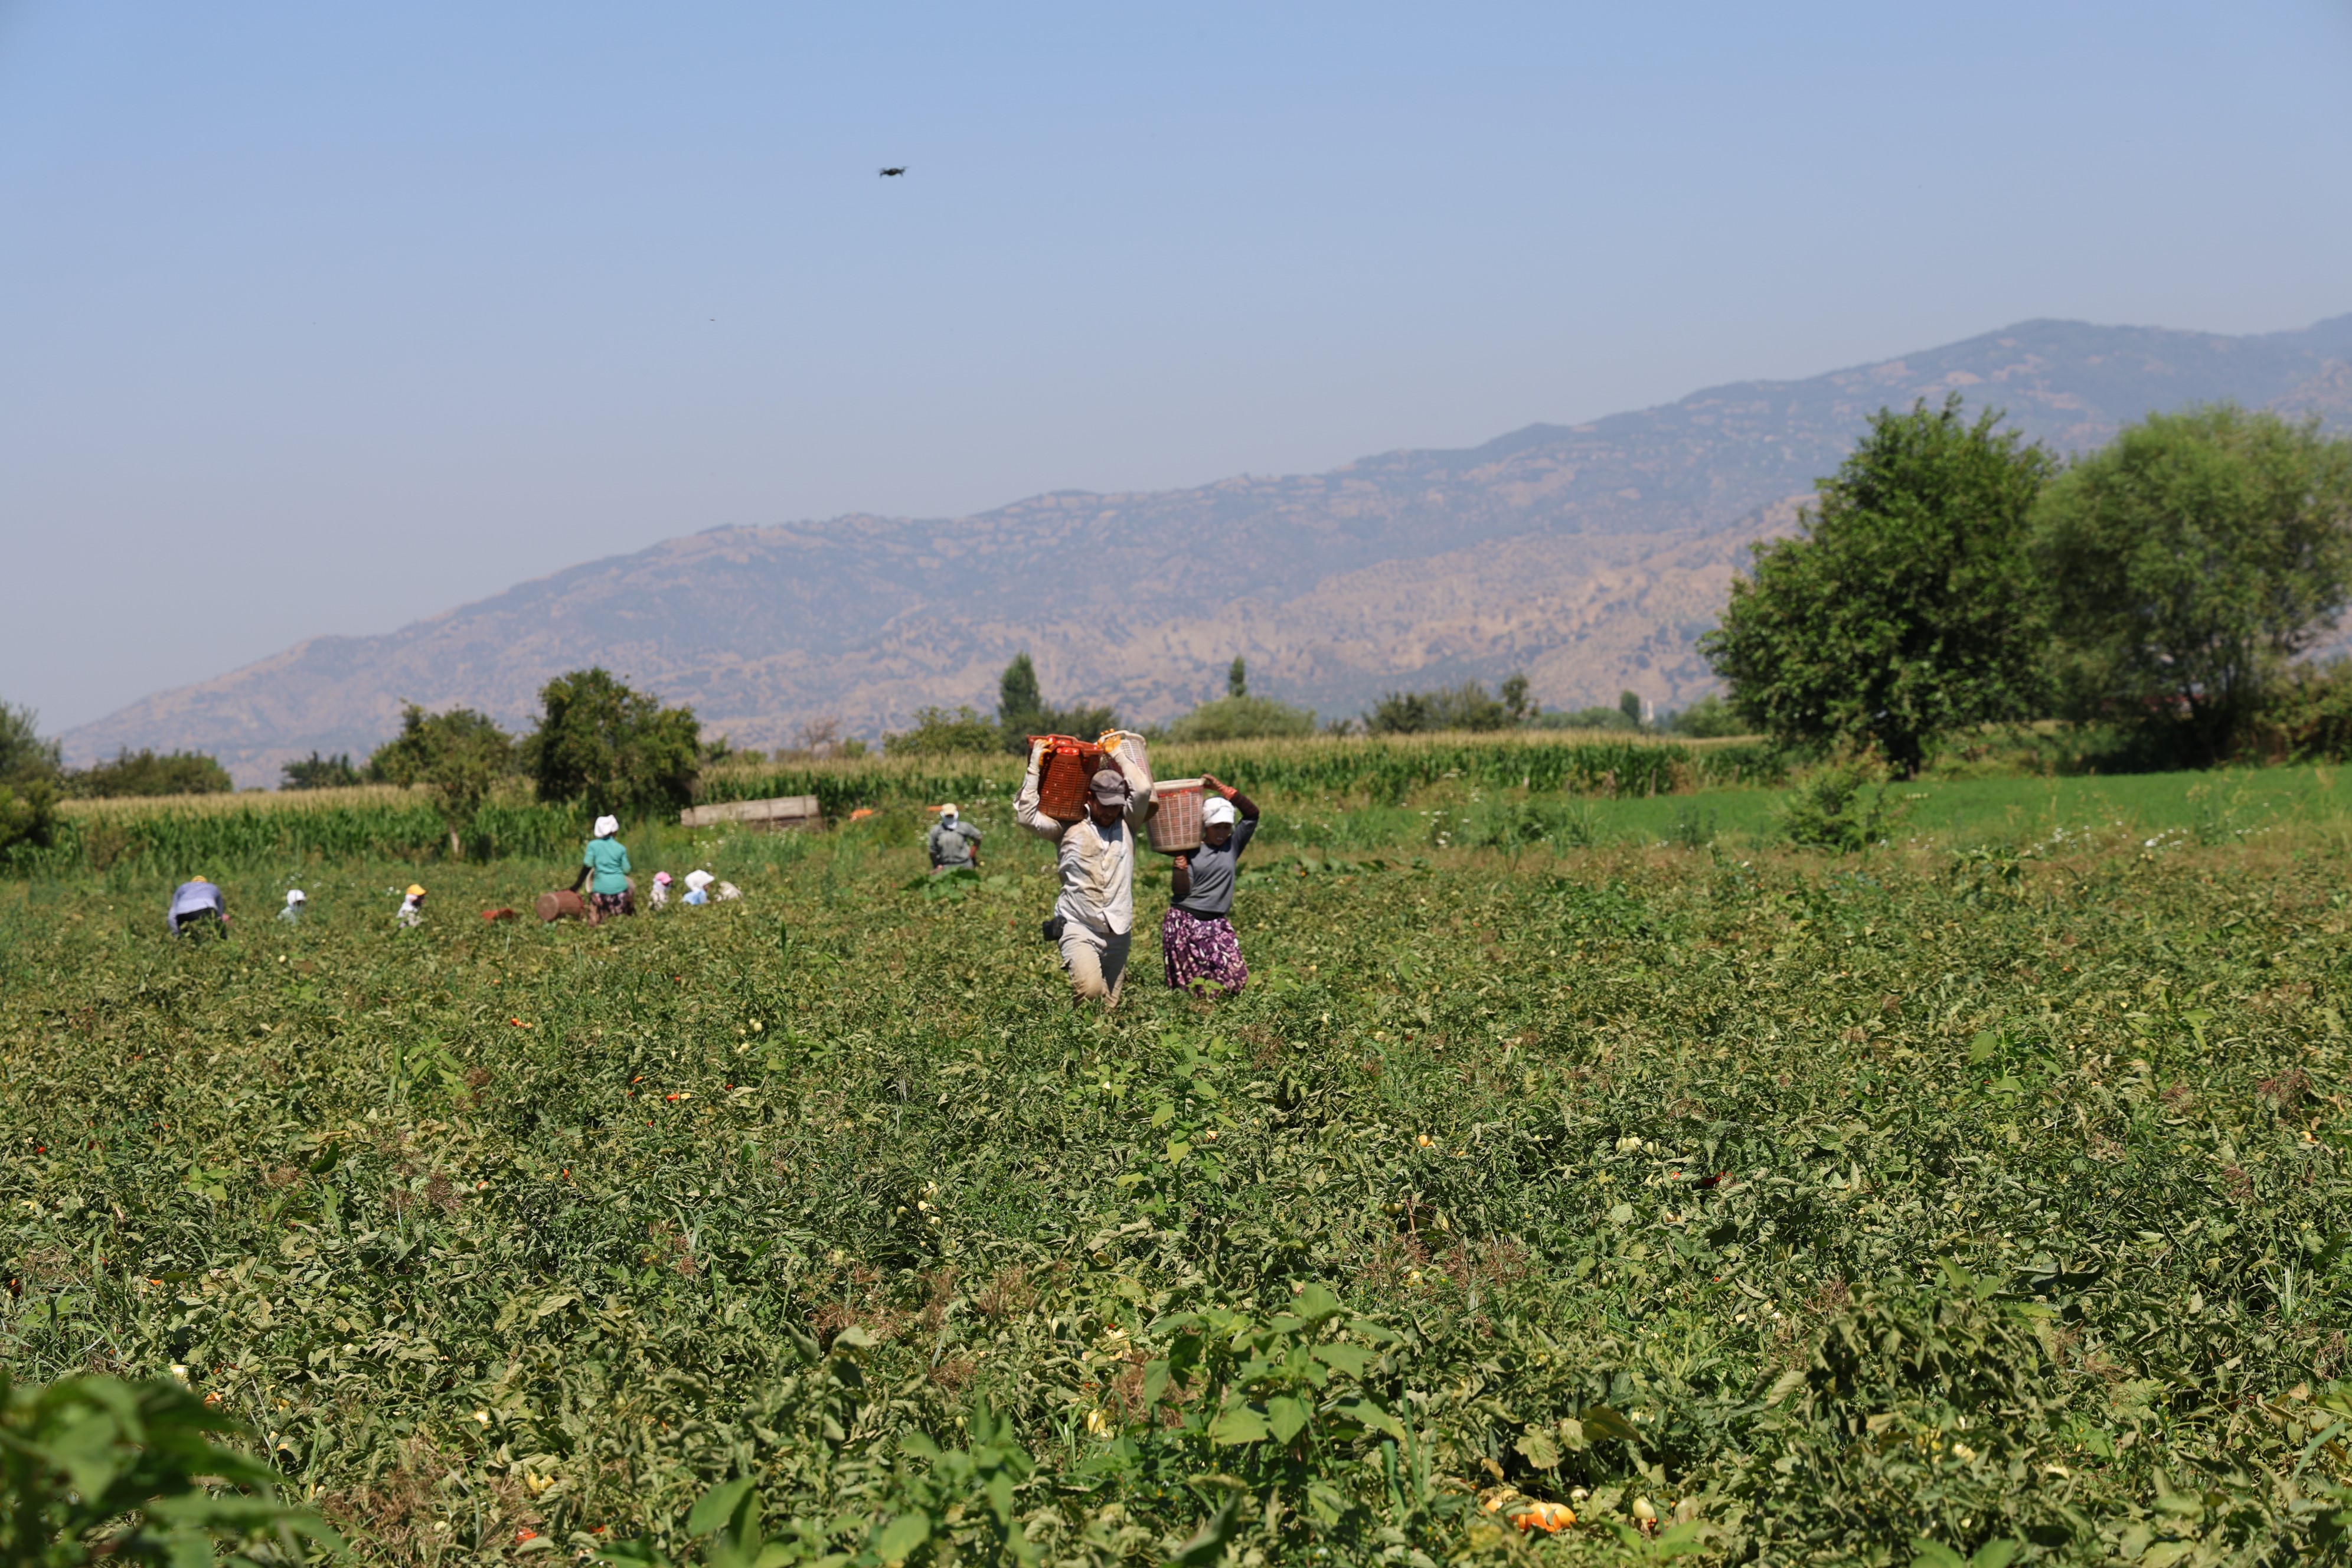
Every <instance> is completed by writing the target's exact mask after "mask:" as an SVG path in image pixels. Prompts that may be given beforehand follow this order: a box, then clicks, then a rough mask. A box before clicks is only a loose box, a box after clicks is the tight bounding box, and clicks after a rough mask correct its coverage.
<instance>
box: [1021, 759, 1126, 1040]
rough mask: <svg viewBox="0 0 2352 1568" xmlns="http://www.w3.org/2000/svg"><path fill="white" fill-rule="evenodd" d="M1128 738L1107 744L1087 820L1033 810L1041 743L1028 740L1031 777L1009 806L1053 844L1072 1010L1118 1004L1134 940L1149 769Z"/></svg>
mask: <svg viewBox="0 0 2352 1568" xmlns="http://www.w3.org/2000/svg"><path fill="white" fill-rule="evenodd" d="M1129 739H1130V737H1129V736H1128V735H1126V734H1125V733H1124V732H1122V733H1121V734H1120V735H1119V736H1118V739H1117V740H1115V741H1113V742H1112V743H1111V746H1110V750H1109V757H1108V761H1109V762H1110V763H1111V764H1112V765H1110V766H1108V767H1106V768H1103V769H1102V770H1100V771H1099V772H1097V773H1096V774H1095V776H1094V778H1093V780H1092V781H1091V782H1090V784H1088V786H1087V814H1086V816H1082V817H1080V818H1079V819H1078V820H1077V821H1076V822H1068V823H1064V822H1056V821H1055V820H1054V819H1053V818H1052V817H1050V816H1046V815H1045V813H1043V812H1042V811H1040V810H1038V808H1037V806H1038V800H1037V774H1038V770H1039V769H1040V767H1041V766H1042V765H1043V764H1044V762H1045V747H1046V744H1047V742H1044V741H1033V742H1030V747H1029V771H1028V772H1027V773H1024V774H1023V775H1022V776H1021V793H1020V794H1019V795H1015V796H1014V797H1013V821H1015V822H1017V823H1019V824H1020V825H1021V826H1024V827H1025V828H1027V829H1028V830H1029V831H1030V832H1032V833H1034V834H1035V835H1036V836H1037V837H1040V838H1049V839H1052V840H1053V841H1054V844H1055V862H1056V864H1057V865H1058V866H1059V867H1060V868H1061V873H1062V896H1061V898H1060V899H1059V900H1056V901H1055V905H1054V916H1055V921H1058V922H1059V923H1060V927H1061V930H1060V931H1059V933H1058V935H1059V940H1060V942H1061V946H1062V967H1063V968H1065V969H1066V970H1068V971H1069V972H1070V1001H1071V1004H1072V1005H1081V1004H1084V1003H1087V1002H1091V1001H1093V1000H1095V999H1096V998H1097V997H1099V998H1100V999H1101V1000H1102V1002H1103V1005H1105V1006H1106V1007H1116V1006H1118V989H1119V983H1120V982H1121V981H1122V980H1123V979H1125V978H1126V974H1127V950H1128V946H1129V943H1130V942H1132V941H1133V940H1134V936H1135V836H1136V835H1137V834H1138V833H1139V832H1141V831H1142V829H1143V824H1144V821H1145V819H1146V818H1148V817H1150V815H1151V770H1150V768H1149V767H1147V766H1146V765H1144V763H1143V762H1142V761H1141V760H1140V758H1139V756H1138V755H1137V754H1136V752H1138V751H1139V748H1137V747H1134V746H1130V745H1129V744H1127V742H1128V741H1129Z"/></svg>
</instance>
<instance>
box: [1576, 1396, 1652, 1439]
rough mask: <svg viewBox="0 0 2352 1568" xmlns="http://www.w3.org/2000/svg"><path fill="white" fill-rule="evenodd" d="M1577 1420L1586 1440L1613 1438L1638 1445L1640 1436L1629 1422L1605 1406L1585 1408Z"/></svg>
mask: <svg viewBox="0 0 2352 1568" xmlns="http://www.w3.org/2000/svg"><path fill="white" fill-rule="evenodd" d="M1577 1420H1578V1421H1579V1422H1580V1423H1581V1424H1582V1425H1583V1427H1584V1436H1585V1437H1586V1438H1587V1439H1588V1440H1590V1439H1592V1438H1598V1437H1614V1438H1616V1439H1617V1440H1618V1441H1619V1442H1621V1443H1638V1442H1640V1441H1641V1438H1642V1434H1641V1433H1640V1432H1639V1431H1637V1430H1636V1429H1635V1428H1634V1426H1633V1423H1632V1422H1631V1421H1628V1420H1626V1419H1625V1417H1624V1416H1622V1415H1619V1414H1618V1413H1617V1412H1616V1411H1614V1410H1612V1409H1611V1408H1609V1406H1607V1405H1589V1406H1587V1407H1586V1409H1585V1410H1584V1412H1583V1414H1581V1415H1579V1416H1578V1417H1577Z"/></svg>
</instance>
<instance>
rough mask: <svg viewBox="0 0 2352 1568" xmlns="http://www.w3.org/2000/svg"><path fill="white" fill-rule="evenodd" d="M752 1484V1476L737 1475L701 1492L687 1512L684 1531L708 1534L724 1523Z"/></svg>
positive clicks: (692, 1533)
mask: <svg viewBox="0 0 2352 1568" xmlns="http://www.w3.org/2000/svg"><path fill="white" fill-rule="evenodd" d="M752 1484H753V1478H751V1477H750V1476H739V1477H737V1478H736V1479H733V1480H731V1481H728V1482H726V1483H724V1484H723V1485H720V1486H716V1487H713V1488H711V1489H709V1491H707V1492H705V1493H703V1494H702V1500H701V1501H699V1502H698V1503H696V1504H695V1505H694V1507H693V1508H692V1509H690V1510H688V1512H687V1516H686V1532H687V1533H688V1535H708V1534H709V1533H710V1532H711V1531H714V1530H717V1529H718V1528H719V1526H720V1525H722V1524H725V1523H726V1522H727V1520H728V1517H729V1516H730V1514H732V1513H733V1512H734V1511H735V1505H736V1504H737V1503H739V1502H741V1501H742V1500H743V1498H744V1496H745V1494H746V1493H748V1492H750V1491H751V1487H752Z"/></svg>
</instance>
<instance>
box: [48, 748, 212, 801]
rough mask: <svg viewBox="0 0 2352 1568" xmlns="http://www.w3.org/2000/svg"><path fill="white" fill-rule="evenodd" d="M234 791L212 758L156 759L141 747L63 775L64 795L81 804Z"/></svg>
mask: <svg viewBox="0 0 2352 1568" xmlns="http://www.w3.org/2000/svg"><path fill="white" fill-rule="evenodd" d="M235 788H236V782H235V781H234V780H232V779H231V778H230V777H229V776H228V770H227V769H226V768H224V767H222V766H221V765H220V763H219V761H218V760H217V759H216V758H213V757H208V756H206V755H205V754H204V753H202V752H166V753H164V754H163V755H161V756H158V755H157V754H156V753H155V752H152V751H149V750H147V749H146V748H144V747H142V748H141V749H140V750H138V751H136V752H132V751H128V750H125V751H121V752H116V753H115V757H114V760H113V761H112V762H110V763H93V764H92V765H91V766H89V767H87V768H82V769H80V770H79V771H77V772H74V773H68V774H67V775H66V793H68V795H75V796H78V797H79V798H80V799H83V800H108V799H113V798H115V797H118V796H121V795H226V794H227V793H228V792H229V791H231V790H233V789H235Z"/></svg>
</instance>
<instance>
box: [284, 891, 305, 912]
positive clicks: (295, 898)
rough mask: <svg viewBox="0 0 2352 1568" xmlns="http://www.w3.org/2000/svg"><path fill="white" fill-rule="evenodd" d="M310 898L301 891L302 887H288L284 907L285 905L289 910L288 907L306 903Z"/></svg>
mask: <svg viewBox="0 0 2352 1568" xmlns="http://www.w3.org/2000/svg"><path fill="white" fill-rule="evenodd" d="M308 902H310V899H309V897H308V896H307V895H306V894H305V893H304V892H303V891H302V889H299V888H289V889H286V907H287V908H288V909H289V910H290V909H292V908H293V907H294V906H295V905H296V904H304V903H308Z"/></svg>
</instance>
